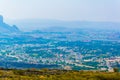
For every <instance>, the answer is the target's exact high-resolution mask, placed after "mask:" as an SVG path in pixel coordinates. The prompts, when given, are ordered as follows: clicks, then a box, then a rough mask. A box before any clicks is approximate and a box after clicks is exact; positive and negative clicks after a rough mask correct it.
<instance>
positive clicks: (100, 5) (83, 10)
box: [0, 0, 120, 22]
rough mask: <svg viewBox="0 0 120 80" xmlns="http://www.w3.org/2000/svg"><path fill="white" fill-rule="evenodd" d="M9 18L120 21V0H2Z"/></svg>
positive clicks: (1, 6) (0, 3)
mask: <svg viewBox="0 0 120 80" xmlns="http://www.w3.org/2000/svg"><path fill="white" fill-rule="evenodd" d="M0 14H1V15H3V16H4V17H5V18H7V19H33V18H34V19H36V18H37V19H57V20H71V21H73V20H80V21H81V20H84V21H112V22H120V0H0Z"/></svg>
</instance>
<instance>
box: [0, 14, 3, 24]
mask: <svg viewBox="0 0 120 80" xmlns="http://www.w3.org/2000/svg"><path fill="white" fill-rule="evenodd" d="M1 23H3V16H2V15H0V24H1Z"/></svg>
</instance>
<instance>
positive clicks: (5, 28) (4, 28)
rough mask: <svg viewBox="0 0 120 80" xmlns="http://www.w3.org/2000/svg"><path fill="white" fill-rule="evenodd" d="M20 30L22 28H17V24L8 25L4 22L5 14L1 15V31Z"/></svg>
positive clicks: (13, 31) (11, 31)
mask: <svg viewBox="0 0 120 80" xmlns="http://www.w3.org/2000/svg"><path fill="white" fill-rule="evenodd" d="M18 32H20V30H19V29H18V28H17V26H15V25H13V26H10V25H8V24H7V23H5V22H4V18H3V16H2V15H0V33H18Z"/></svg>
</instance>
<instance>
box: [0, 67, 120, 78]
mask: <svg viewBox="0 0 120 80" xmlns="http://www.w3.org/2000/svg"><path fill="white" fill-rule="evenodd" d="M0 80H120V73H118V72H111V73H110V72H100V71H83V70H82V71H73V70H70V71H67V70H49V69H41V70H36V69H28V70H17V69H7V70H6V69H1V70H0Z"/></svg>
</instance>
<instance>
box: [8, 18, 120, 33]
mask: <svg viewBox="0 0 120 80" xmlns="http://www.w3.org/2000/svg"><path fill="white" fill-rule="evenodd" d="M8 23H10V24H16V25H17V26H18V27H19V28H20V29H21V30H22V31H32V30H43V31H48V30H49V31H54V30H56V31H59V30H61V29H62V30H65V29H71V30H73V29H76V30H78V28H79V29H81V28H82V29H83V28H84V29H86V28H87V29H103V30H106V29H107V30H120V23H117V22H91V21H60V20H45V19H26V20H13V21H8Z"/></svg>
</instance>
